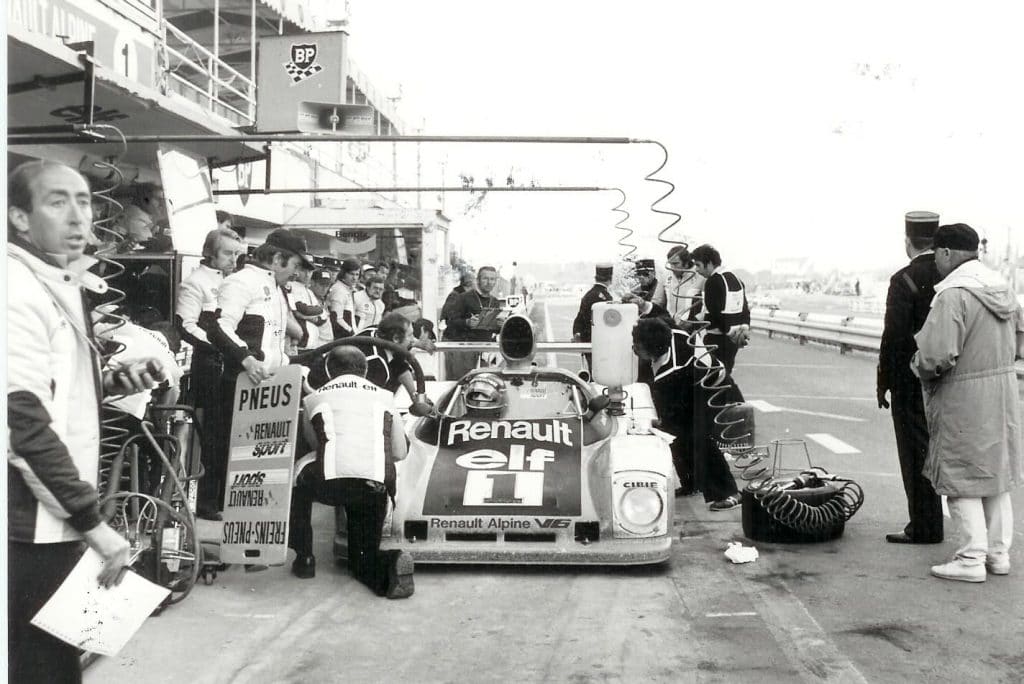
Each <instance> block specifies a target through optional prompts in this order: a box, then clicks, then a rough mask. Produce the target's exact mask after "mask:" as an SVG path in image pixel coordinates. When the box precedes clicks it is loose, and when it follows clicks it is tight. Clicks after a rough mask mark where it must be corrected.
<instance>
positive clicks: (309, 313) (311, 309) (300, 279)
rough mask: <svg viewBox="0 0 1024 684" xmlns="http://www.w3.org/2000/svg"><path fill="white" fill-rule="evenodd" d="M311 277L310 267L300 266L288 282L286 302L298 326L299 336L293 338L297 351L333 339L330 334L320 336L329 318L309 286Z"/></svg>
mask: <svg viewBox="0 0 1024 684" xmlns="http://www.w3.org/2000/svg"><path fill="white" fill-rule="evenodd" d="M312 277H313V270H312V269H310V268H300V269H299V270H298V271H296V273H295V275H294V276H292V281H291V282H290V283H289V284H288V304H289V306H290V307H291V311H292V316H294V318H295V321H296V322H297V323H298V326H299V337H298V338H297V339H296V340H295V348H296V350H297V351H299V352H303V351H306V350H307V349H316V348H317V347H319V346H320V345H321V344H323V343H324V342H327V341H328V340H330V339H333V338H332V337H331V336H330V335H328V337H327V338H326V339H322V338H321V337H320V333H321V330H322V329H323V328H324V327H325V326H326V324H327V323H329V319H328V317H327V310H326V309H325V308H324V306H323V304H322V302H321V301H320V299H319V297H318V296H317V294H316V293H315V292H314V291H313V289H312V288H311V283H312Z"/></svg>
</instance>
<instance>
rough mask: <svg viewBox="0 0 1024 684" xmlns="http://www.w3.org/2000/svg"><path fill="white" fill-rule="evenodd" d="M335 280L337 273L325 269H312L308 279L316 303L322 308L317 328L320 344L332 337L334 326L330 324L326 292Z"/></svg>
mask: <svg viewBox="0 0 1024 684" xmlns="http://www.w3.org/2000/svg"><path fill="white" fill-rule="evenodd" d="M336 281H337V274H335V273H334V272H333V271H329V270H327V269H319V270H316V271H313V276H312V278H310V281H309V289H310V290H311V291H312V292H313V294H314V295H315V296H316V301H317V304H318V305H319V306H320V307H322V308H323V310H324V315H323V317H322V321H323V322H322V323H320V324H318V328H317V339H318V341H319V343H320V344H324V343H326V342H329V341H331V340H333V339H334V327H333V326H332V325H331V318H330V313H329V312H328V308H327V293H328V292H330V290H331V285H333V284H334V283H335V282H336Z"/></svg>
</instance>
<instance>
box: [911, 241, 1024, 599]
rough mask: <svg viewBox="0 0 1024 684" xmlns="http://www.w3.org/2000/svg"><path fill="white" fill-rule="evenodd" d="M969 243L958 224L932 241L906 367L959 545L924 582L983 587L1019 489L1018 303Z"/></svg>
mask: <svg viewBox="0 0 1024 684" xmlns="http://www.w3.org/2000/svg"><path fill="white" fill-rule="evenodd" d="M978 242H979V241H978V234H977V233H976V232H975V231H974V229H972V228H971V227H970V226H968V225H966V224H963V223H954V224H951V225H945V226H940V227H939V229H938V230H937V231H936V232H935V239H934V243H933V245H934V249H935V266H936V267H937V268H938V271H939V276H940V277H941V278H942V280H940V281H939V282H938V283H936V285H935V298H934V299H933V300H932V307H931V311H929V312H928V317H927V318H926V319H925V322H924V325H923V326H922V327H921V330H920V332H918V333H917V335H916V336H915V339H916V341H917V347H918V351H917V352H916V353H915V354H914V359H913V361H912V362H911V363H912V366H913V369H914V373H915V374H916V375H917V376H918V377H919V378H920V379H921V384H922V387H923V391H924V406H925V413H926V415H927V417H928V436H929V442H928V458H927V460H926V461H925V464H924V475H925V477H927V478H928V479H929V480H930V481H931V483H932V485H933V486H934V487H935V492H936V493H937V494H940V495H942V494H944V495H946V496H947V497H948V500H949V512H950V514H951V515H952V517H953V520H954V521H955V522H956V523H957V525H958V527H959V528H960V541H961V546H960V548H958V549H957V551H956V555H955V556H954V557H953V560H951V561H950V562H948V563H943V564H941V565H934V566H932V568H931V572H932V575H934V576H936V577H939V578H942V579H948V580H960V581H963V582H984V581H985V577H986V570H987V572H988V573H991V574H993V575H1006V574H1008V573H1009V572H1010V555H1009V551H1010V544H1011V543H1012V541H1013V510H1012V508H1011V503H1010V491H1011V490H1013V489H1014V488H1016V487H1019V486H1021V484H1022V483H1024V458H1022V456H1021V448H1022V447H1024V436H1022V434H1021V431H1022V425H1021V410H1020V401H1019V398H1018V388H1017V375H1016V372H1015V370H1014V359H1015V358H1020V356H1021V355H1022V354H1024V317H1022V315H1021V308H1020V304H1018V303H1017V298H1016V297H1015V295H1014V293H1013V291H1012V290H1010V288H1009V287H1008V286H1007V284H1006V282H1005V281H1004V280H1003V279H1002V278H1001V277H1000V276H999V274H997V273H995V272H993V271H991V270H990V269H988V268H987V267H985V266H984V265H983V264H982V263H981V262H980V261H979V260H978Z"/></svg>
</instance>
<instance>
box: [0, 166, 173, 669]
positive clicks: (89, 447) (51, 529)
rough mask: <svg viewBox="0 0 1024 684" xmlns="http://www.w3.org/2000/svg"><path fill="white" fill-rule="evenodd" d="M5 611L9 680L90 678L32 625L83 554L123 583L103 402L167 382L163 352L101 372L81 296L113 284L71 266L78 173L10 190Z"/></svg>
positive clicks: (84, 189) (34, 179)
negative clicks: (104, 461)
mask: <svg viewBox="0 0 1024 684" xmlns="http://www.w3.org/2000/svg"><path fill="white" fill-rule="evenodd" d="M7 202H8V210H7V229H8V235H7V238H8V243H7V278H8V288H7V297H8V299H7V326H8V328H7V333H8V339H10V340H16V341H18V343H17V344H11V345H9V347H8V359H7V360H8V363H7V383H8V384H7V430H8V454H7V459H8V475H7V507H8V508H7V516H8V517H7V524H8V528H7V534H8V537H7V539H8V541H7V563H8V565H7V572H8V576H7V579H8V591H7V619H8V650H7V653H8V677H9V679H10V681H12V682H56V681H81V666H80V664H79V658H78V649H77V648H76V647H74V646H72V645H70V644H67V643H65V642H64V641H61V640H60V639H58V638H57V637H54V636H52V635H50V634H49V633H47V632H44V631H43V630H41V629H39V628H38V627H35V626H34V625H32V624H31V619H32V617H33V616H34V615H35V614H36V612H38V610H39V609H40V608H41V607H42V606H43V604H44V603H45V602H46V601H47V600H48V599H49V598H50V596H51V595H52V594H53V592H54V591H56V589H57V588H58V587H59V586H60V585H61V583H62V582H63V581H64V579H65V577H66V576H67V575H68V573H69V572H70V571H71V569H72V568H73V567H74V566H75V564H76V563H77V561H78V559H79V557H80V556H81V555H82V547H81V540H83V539H84V541H85V543H86V544H87V545H88V546H89V547H90V548H92V549H93V550H94V551H96V552H97V553H98V554H99V555H100V557H101V558H103V561H104V564H103V569H102V571H101V573H100V575H99V578H98V579H99V582H100V583H101V584H102V585H104V586H110V585H112V584H116V583H117V582H119V581H120V576H121V571H122V569H123V568H124V567H125V565H126V564H127V563H128V554H129V550H130V549H129V546H128V542H127V541H126V540H125V539H124V537H122V536H121V535H120V534H118V533H117V532H116V531H115V530H114V529H113V528H112V527H110V526H109V525H107V524H106V523H104V522H102V521H101V520H100V511H99V505H98V496H97V491H96V478H97V473H98V470H99V441H100V434H99V400H100V396H101V394H103V393H106V394H122V395H124V394H134V393H135V392H139V391H143V390H147V389H152V388H154V387H155V386H156V384H157V382H158V381H162V380H163V369H162V368H161V367H160V365H159V362H157V361H156V360H155V359H149V358H142V359H139V360H138V361H136V362H134V363H131V364H127V365H117V366H115V367H113V368H107V369H104V370H103V372H102V374H97V373H96V368H97V367H98V364H99V359H98V357H97V356H96V352H95V347H94V343H93V341H92V340H91V339H90V333H89V329H90V320H89V318H88V312H87V309H86V307H85V305H84V299H83V293H84V292H86V291H90V290H91V291H93V292H101V291H103V290H104V289H105V283H104V282H103V281H102V280H101V279H99V278H98V277H97V276H95V275H94V274H92V273H89V272H88V271H86V270H84V269H81V270H80V271H79V272H76V271H71V270H67V269H65V268H64V266H73V265H74V263H75V262H76V261H77V260H78V259H79V258H80V257H81V256H82V254H83V253H84V250H85V246H86V244H87V242H88V239H89V236H90V234H91V229H92V226H91V221H92V198H91V195H90V192H89V186H88V184H87V183H86V181H85V179H84V178H83V177H82V176H81V174H79V173H78V172H77V171H75V170H74V169H71V168H70V167H67V166H64V165H63V164H57V163H53V162H45V161H30V162H25V163H23V164H20V165H18V166H17V167H15V168H14V169H13V170H12V171H11V172H10V174H9V176H8V186H7Z"/></svg>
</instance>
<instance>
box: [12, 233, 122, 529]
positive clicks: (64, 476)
mask: <svg viewBox="0 0 1024 684" xmlns="http://www.w3.org/2000/svg"><path fill="white" fill-rule="evenodd" d="M83 287H85V288H88V289H90V290H92V291H94V292H102V291H104V290H106V283H105V282H104V281H103V280H102V279H101V278H99V277H98V276H96V275H94V274H91V273H88V272H86V273H82V274H75V273H72V272H71V271H68V270H65V269H63V268H60V267H58V266H57V265H55V262H54V261H52V260H50V259H49V258H48V257H47V256H45V255H43V254H42V253H41V252H38V251H37V250H35V249H34V248H32V247H30V246H28V245H26V244H23V243H21V242H20V241H19V240H16V239H12V240H11V241H10V242H9V243H8V245H7V297H8V299H7V340H8V344H7V429H8V442H7V496H8V498H7V521H8V523H7V524H8V534H9V538H10V539H12V540H14V541H20V542H34V543H40V544H42V543H53V542H66V541H73V540H76V539H81V534H80V533H81V532H84V531H86V530H89V529H92V528H93V527H95V526H96V525H98V524H99V522H100V518H99V508H98V505H97V501H98V495H97V491H96V480H97V475H98V468H99V439H100V425H99V404H100V388H101V378H100V371H99V359H98V357H97V354H96V353H95V351H94V347H93V344H94V341H93V339H92V329H91V324H90V321H89V320H88V319H87V318H86V307H85V302H84V299H83V291H82V288H83Z"/></svg>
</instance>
